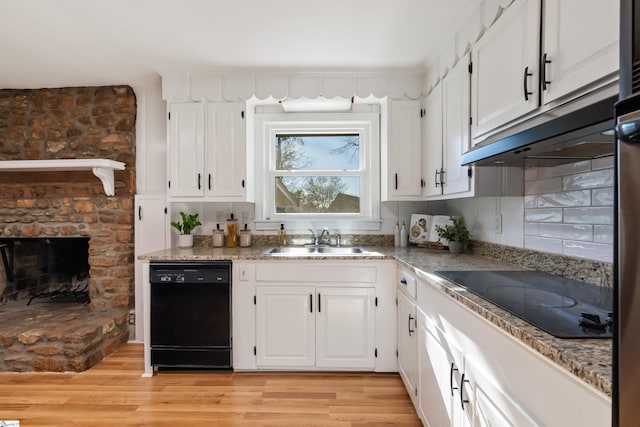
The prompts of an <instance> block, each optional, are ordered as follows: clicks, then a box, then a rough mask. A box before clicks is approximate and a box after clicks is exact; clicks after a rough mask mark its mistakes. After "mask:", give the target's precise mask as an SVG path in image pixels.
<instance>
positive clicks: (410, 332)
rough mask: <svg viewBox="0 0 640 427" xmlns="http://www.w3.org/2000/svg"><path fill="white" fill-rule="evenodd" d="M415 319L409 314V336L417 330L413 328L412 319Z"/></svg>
mask: <svg viewBox="0 0 640 427" xmlns="http://www.w3.org/2000/svg"><path fill="white" fill-rule="evenodd" d="M413 319H415V318H414V317H413V316H412V315H411V314H409V322H408V327H409V336H411V334H412V333H414V332H415V329H411V321H412V320H413Z"/></svg>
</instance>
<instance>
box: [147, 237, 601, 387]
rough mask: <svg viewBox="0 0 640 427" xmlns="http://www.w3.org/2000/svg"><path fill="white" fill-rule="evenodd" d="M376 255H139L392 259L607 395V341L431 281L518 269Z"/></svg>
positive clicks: (387, 250)
mask: <svg viewBox="0 0 640 427" xmlns="http://www.w3.org/2000/svg"><path fill="white" fill-rule="evenodd" d="M366 249H367V250H369V251H372V252H376V253H377V254H375V255H357V256H354V255H344V256H342V255H340V256H336V255H331V256H318V255H313V256H297V255H296V256H287V257H274V256H271V255H266V254H265V253H264V252H265V251H266V250H267V247H261V246H252V247H248V248H210V247H194V248H189V249H178V248H174V249H167V250H164V251H158V252H153V253H150V254H145V255H142V256H140V257H139V259H142V260H150V261H202V260H231V261H234V260H278V261H282V262H286V261H287V260H301V259H315V260H329V259H332V260H338V259H352V260H354V261H355V260H356V259H395V260H397V261H399V262H400V263H402V264H403V265H404V266H406V267H407V268H409V269H411V270H413V271H414V272H415V273H416V274H417V275H418V276H422V277H425V278H427V279H428V280H431V281H435V282H437V283H438V284H439V285H440V289H441V290H442V292H444V293H445V294H447V295H448V296H450V297H451V298H453V299H455V300H457V301H458V302H460V303H461V304H463V305H465V306H467V307H468V308H469V309H471V310H473V311H474V312H476V313H477V314H479V315H480V316H482V317H484V318H486V319H487V320H489V321H490V322H491V323H493V324H494V325H496V326H497V327H499V328H501V329H502V330H504V331H506V332H507V333H508V334H510V335H511V336H513V337H515V338H516V339H518V340H519V341H521V342H523V343H524V344H525V345H527V346H529V347H530V348H532V349H534V350H535V351H537V352H538V353H540V354H542V355H543V356H545V357H547V358H548V359H550V360H552V361H553V362H555V363H556V364H558V365H559V366H561V367H562V368H564V369H566V370H567V371H569V372H570V373H572V374H574V375H575V376H577V377H578V378H580V379H582V380H583V381H584V382H586V383H587V384H590V385H591V386H593V387H594V388H595V389H597V390H599V391H601V392H602V393H604V394H606V395H608V396H611V372H612V342H611V340H610V339H560V338H555V337H553V336H552V335H549V334H547V333H546V332H543V331H542V330H540V329H538V328H537V327H535V326H533V325H530V324H529V323H527V322H525V321H524V320H522V319H520V318H519V317H517V316H514V315H512V314H511V313H509V312H507V311H505V310H503V309H501V308H499V307H497V306H495V305H493V304H491V303H490V302H488V301H486V300H485V299H483V298H481V297H479V296H476V295H474V294H472V293H471V292H468V291H466V290H464V289H462V288H461V287H460V286H457V285H456V286H454V285H453V283H451V282H449V281H447V280H445V279H441V278H439V277H435V276H433V275H431V274H430V273H433V272H435V271H439V270H523V268H522V267H520V266H517V265H513V264H507V263H503V262H499V261H495V260H491V259H489V258H484V257H481V256H477V255H471V254H451V253H449V252H448V251H441V250H432V249H423V248H417V247H408V248H395V247H386V246H385V247H366Z"/></svg>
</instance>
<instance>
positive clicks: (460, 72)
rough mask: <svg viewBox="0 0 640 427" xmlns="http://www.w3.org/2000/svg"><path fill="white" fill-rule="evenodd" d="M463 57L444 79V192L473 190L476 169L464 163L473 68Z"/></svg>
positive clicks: (442, 181) (467, 141) (466, 148)
mask: <svg viewBox="0 0 640 427" xmlns="http://www.w3.org/2000/svg"><path fill="white" fill-rule="evenodd" d="M468 64H469V62H468V59H467V58H466V57H465V58H462V59H461V60H460V61H459V62H458V64H457V65H456V66H455V67H453V68H452V69H451V71H449V74H447V75H446V77H445V78H444V79H443V80H442V114H443V116H442V134H443V144H444V145H443V149H442V154H443V156H442V164H443V167H444V169H443V170H442V174H441V176H440V181H441V188H442V192H443V194H455V193H464V192H466V191H469V190H471V176H472V168H471V167H469V166H461V165H460V158H461V157H462V153H464V152H466V151H467V150H468V149H469V68H468Z"/></svg>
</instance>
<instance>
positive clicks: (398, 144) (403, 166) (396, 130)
mask: <svg viewBox="0 0 640 427" xmlns="http://www.w3.org/2000/svg"><path fill="white" fill-rule="evenodd" d="M420 116H421V112H420V101H391V102H390V103H389V135H388V140H387V143H386V145H383V147H382V148H383V152H382V162H383V167H382V185H381V189H382V201H389V200H419V199H420V196H421V193H422V172H421V169H422V165H421V138H420V131H421V128H420Z"/></svg>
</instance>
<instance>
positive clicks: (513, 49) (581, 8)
mask: <svg viewBox="0 0 640 427" xmlns="http://www.w3.org/2000/svg"><path fill="white" fill-rule="evenodd" d="M541 10H542V11H543V12H542V13H541ZM619 11H620V7H619V2H617V1H615V0H587V1H585V0H544V1H542V0H516V1H514V2H513V3H512V4H511V5H510V6H509V7H508V9H507V10H506V11H505V12H504V14H503V15H502V16H500V17H499V18H498V20H497V21H496V23H495V24H493V26H491V27H490V28H489V29H487V31H486V33H485V34H484V35H483V36H482V38H481V39H480V40H479V41H478V42H477V43H476V44H475V45H474V46H473V48H472V50H471V56H472V64H473V66H472V68H473V76H472V84H471V87H472V92H471V114H472V118H473V120H472V126H471V135H472V138H473V141H474V143H477V142H480V141H482V140H483V139H485V138H486V137H488V136H489V135H490V134H491V133H494V131H499V130H502V129H504V128H506V127H508V126H510V125H513V124H516V123H518V122H519V121H522V120H523V119H525V118H529V117H532V116H534V115H536V114H539V113H541V112H544V111H546V110H548V109H551V108H554V107H557V106H558V105H561V104H562V103H564V102H566V101H568V100H570V99H572V98H576V97H578V96H580V95H582V94H585V93H587V92H589V91H591V90H593V89H594V88H596V87H598V86H603V85H604V84H607V83H610V82H612V81H614V80H615V78H616V71H617V70H618V40H619V34H618V33H619V22H618V21H619ZM541 15H542V16H541ZM541 42H542V45H541ZM541 106H542V107H541Z"/></svg>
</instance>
